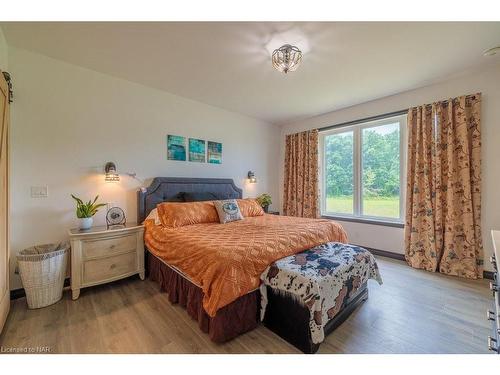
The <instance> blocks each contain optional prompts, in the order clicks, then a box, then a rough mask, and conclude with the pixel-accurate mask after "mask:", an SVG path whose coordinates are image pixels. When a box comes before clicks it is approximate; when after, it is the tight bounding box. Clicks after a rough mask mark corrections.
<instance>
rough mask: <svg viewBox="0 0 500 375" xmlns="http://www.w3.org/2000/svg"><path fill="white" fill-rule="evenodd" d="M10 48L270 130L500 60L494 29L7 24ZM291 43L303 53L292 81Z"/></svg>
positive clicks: (495, 25) (499, 26)
mask: <svg viewBox="0 0 500 375" xmlns="http://www.w3.org/2000/svg"><path fill="white" fill-rule="evenodd" d="M0 27H1V28H2V29H3V31H4V34H5V37H6V39H7V43H8V44H9V45H10V46H15V47H19V48H23V49H27V50H31V51H35V52H38V53H41V54H44V55H47V56H50V57H53V58H56V59H60V60H63V61H66V62H69V63H73V64H76V65H80V66H83V67H87V68H90V69H93V70H96V71H99V72H103V73H107V74H110V75H113V76H116V77H120V78H124V79H127V80H130V81H134V82H138V83H141V84H144V85H147V86H150V87H154V88H158V89H161V90H165V91H168V92H170V93H173V94H176V95H179V96H183V97H187V98H190V99H194V100H197V101H200V102H203V103H207V104H210V105H213V106H217V107H220V108H224V109H227V110H230V111H234V112H238V113H242V114H245V115H248V116H251V117H254V118H258V119H261V120H264V121H267V122H271V123H277V124H282V123H286V122H290V121H293V120H296V119H300V118H305V117H309V116H313V115H317V114H320V113H325V112H329V111H332V110H336V109H339V108H343V107H347V106H351V105H354V104H358V103H362V102H366V101H369V100H373V99H377V98H380V97H384V96H387V95H392V94H395V93H398V92H402V91H406V90H410V89H413V88H416V87H421V86H425V85H428V84H431V83H434V82H437V81H440V80H444V79H446V78H447V77H450V76H452V75H456V74H459V73H461V72H464V71H467V70H470V69H477V68H480V67H481V66H484V65H490V64H492V63H493V62H496V63H498V62H500V56H498V55H497V56H494V57H490V58H486V57H483V55H482V53H483V51H484V50H486V49H488V48H491V47H494V46H498V45H500V22H491V23H430V22H420V23H387V22H382V23H370V22H361V23H353V22H344V23H342V22H328V23H317V22H307V23H300V22H298V23H270V22H233V23H223V22H191V23H190V22H181V23H175V22H165V23H133V22H124V23H111V22H107V23H50V22H49V23H2V24H0ZM285 42H288V43H291V44H296V45H297V46H298V47H299V48H301V49H303V50H304V56H303V61H302V66H300V67H299V69H298V70H297V71H295V72H292V73H290V74H288V75H284V74H283V73H279V72H278V71H276V70H274V69H273V68H272V66H271V61H270V52H269V51H272V49H273V48H277V47H279V46H280V45H281V44H284V43H285Z"/></svg>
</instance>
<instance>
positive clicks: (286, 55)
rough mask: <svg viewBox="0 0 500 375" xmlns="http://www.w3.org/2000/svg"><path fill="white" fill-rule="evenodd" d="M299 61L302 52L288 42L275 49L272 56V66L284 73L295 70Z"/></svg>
mask: <svg viewBox="0 0 500 375" xmlns="http://www.w3.org/2000/svg"><path fill="white" fill-rule="evenodd" d="M301 61H302V52H301V51H300V49H298V48H297V47H295V46H292V45H290V44H285V45H283V46H281V47H280V48H278V49H275V50H274V52H273V56H272V62H273V67H274V68H275V69H276V70H278V71H280V72H283V73H285V74H286V73H288V72H293V71H294V70H297V68H298V67H299V65H300V62H301Z"/></svg>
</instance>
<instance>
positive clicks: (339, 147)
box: [320, 115, 406, 223]
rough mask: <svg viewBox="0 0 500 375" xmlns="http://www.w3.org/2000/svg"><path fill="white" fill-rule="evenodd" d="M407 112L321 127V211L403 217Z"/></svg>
mask: <svg viewBox="0 0 500 375" xmlns="http://www.w3.org/2000/svg"><path fill="white" fill-rule="evenodd" d="M405 130H406V115H402V116H396V117H390V118H383V119H379V120H375V121H369V122H361V123H357V124H355V125H349V126H345V127H336V128H334V129H331V130H326V131H323V132H321V135H320V142H321V144H320V150H322V151H321V155H320V156H321V182H322V188H321V194H322V197H321V213H322V215H325V216H337V217H346V218H349V217H350V218H357V219H367V220H376V221H386V222H398V223H400V222H402V221H403V210H402V207H403V204H402V202H403V193H404V189H403V183H404V166H405V143H404V139H405V136H406V132H405Z"/></svg>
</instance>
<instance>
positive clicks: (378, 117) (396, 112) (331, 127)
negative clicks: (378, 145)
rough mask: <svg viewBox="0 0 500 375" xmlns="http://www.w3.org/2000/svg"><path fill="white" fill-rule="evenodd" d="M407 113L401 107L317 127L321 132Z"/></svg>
mask: <svg viewBox="0 0 500 375" xmlns="http://www.w3.org/2000/svg"><path fill="white" fill-rule="evenodd" d="M407 113H408V109H402V110H400V111H395V112H389V113H384V114H383V115H377V116H371V117H366V118H362V119H359V120H354V121H347V122H342V123H340V124H336V125H329V126H324V127H322V128H318V131H320V132H321V131H325V130H331V129H335V128H340V127H344V126H348V125H356V124H360V123H362V122H368V121H375V120H381V119H384V118H389V117H394V116H400V115H405V114H407Z"/></svg>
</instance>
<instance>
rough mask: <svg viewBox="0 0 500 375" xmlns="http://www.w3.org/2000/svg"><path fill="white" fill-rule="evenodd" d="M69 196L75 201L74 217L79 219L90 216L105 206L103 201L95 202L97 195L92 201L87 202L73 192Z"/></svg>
mask: <svg viewBox="0 0 500 375" xmlns="http://www.w3.org/2000/svg"><path fill="white" fill-rule="evenodd" d="M71 197H72V198H73V199H74V200H75V201H76V217H77V218H79V219H83V218H87V217H92V216H94V215H95V214H96V213H97V211H99V208H101V207H103V206H105V204H104V203H96V202H97V199H98V198H99V196H96V197H95V199H94V201H93V202H91V201H88V202H87V203H84V202H83V201H82V200H81V199H80V198H77V197H75V196H74V195H73V194H71Z"/></svg>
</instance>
